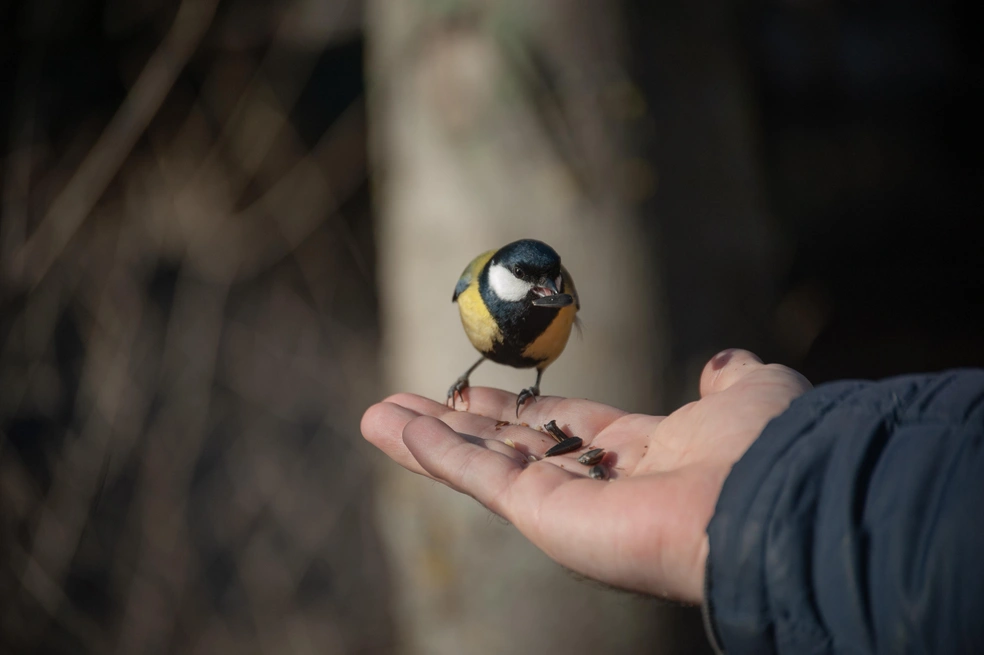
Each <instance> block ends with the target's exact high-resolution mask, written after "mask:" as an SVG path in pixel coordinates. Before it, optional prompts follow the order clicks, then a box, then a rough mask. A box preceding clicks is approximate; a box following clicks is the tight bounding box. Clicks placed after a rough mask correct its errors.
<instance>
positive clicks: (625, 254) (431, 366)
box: [367, 0, 664, 653]
mask: <svg viewBox="0 0 984 655" xmlns="http://www.w3.org/2000/svg"><path fill="white" fill-rule="evenodd" d="M367 30H368V43H369V56H368V69H367V77H368V83H369V90H370V95H369V113H370V126H371V127H370V132H371V135H370V139H371V141H372V143H371V151H372V155H373V157H374V161H373V165H374V174H375V178H374V179H375V181H376V184H377V187H376V202H377V208H378V209H379V211H380V217H379V223H378V226H379V227H378V234H377V242H378V253H379V262H380V270H379V273H380V278H379V279H380V285H381V308H382V325H383V331H384V341H385V350H384V364H385V367H386V368H385V373H386V375H387V379H388V380H389V382H390V386H391V388H392V389H394V390H395V389H400V390H409V391H415V392H418V393H422V394H425V395H428V396H430V397H434V398H442V397H443V396H444V394H445V392H446V390H447V387H448V385H449V384H450V383H451V382H452V381H453V380H454V379H455V378H456V377H457V376H458V375H459V374H460V373H461V372H462V370H464V369H465V368H466V367H467V366H468V365H469V364H471V363H472V362H473V361H474V351H473V350H472V349H471V347H470V346H469V345H468V343H467V340H466V339H465V337H464V335H463V333H462V331H461V327H460V323H459V320H458V316H457V309H456V308H455V306H454V305H452V304H451V302H450V300H451V292H452V289H453V287H454V283H455V281H456V280H457V277H458V275H459V274H460V272H461V270H462V269H463V268H464V267H465V265H466V264H467V263H468V261H469V260H470V259H471V258H472V257H473V256H475V255H477V254H478V253H480V252H482V251H484V250H487V249H489V248H493V247H497V246H499V245H502V244H504V243H507V242H508V241H511V240H514V239H517V238H522V237H527V236H529V237H534V238H539V239H542V240H544V241H547V242H549V243H550V244H551V245H553V246H554V247H555V248H556V249H557V250H558V252H560V253H561V255H562V257H563V258H564V261H565V262H566V264H567V266H568V267H569V268H570V270H571V271H572V273H573V275H574V277H575V280H576V281H577V284H578V289H579V292H580V295H581V298H582V302H583V305H584V308H583V310H582V312H581V317H582V319H583V321H584V323H585V330H584V336H583V338H582V339H577V338H573V339H572V341H571V343H570V344H569V345H568V349H567V352H566V353H565V355H564V357H562V358H561V359H560V360H559V362H558V363H557V364H555V365H554V366H552V367H551V368H550V370H549V371H548V372H547V373H546V375H545V376H544V382H543V390H544V393H546V394H549V395H575V396H586V397H591V398H593V399H596V400H601V401H607V402H610V403H612V404H616V405H619V406H621V407H625V408H627V409H634V410H639V411H654V410H655V409H656V408H657V407H658V406H659V402H658V401H659V397H660V393H661V391H662V387H661V363H660V362H661V361H662V344H663V341H664V335H663V332H662V331H661V330H660V329H659V326H658V316H657V314H656V312H655V311H654V309H653V308H654V304H653V303H651V302H649V299H650V298H651V297H653V296H656V297H658V296H659V295H660V294H659V293H658V289H659V279H658V276H657V274H656V267H655V266H654V265H653V261H652V255H651V251H652V246H651V244H650V243H649V242H648V240H647V239H648V237H647V235H648V232H645V231H643V229H642V227H643V225H642V222H641V221H640V220H639V218H638V216H637V213H636V209H635V206H636V205H635V203H636V202H637V201H638V200H641V199H643V198H644V197H645V195H646V194H647V193H648V192H650V191H651V184H650V182H651V175H648V174H647V171H646V169H645V166H644V165H642V164H641V163H640V162H639V161H637V160H636V159H634V158H633V157H632V155H631V152H630V148H629V147H628V145H627V143H628V139H627V135H628V133H629V128H630V127H631V121H632V120H633V118H634V117H636V115H637V114H638V102H637V100H638V98H637V96H636V95H635V94H634V93H633V90H632V87H631V85H630V84H629V82H628V80H627V77H626V75H625V72H624V68H623V64H624V62H623V60H622V59H623V58H622V52H621V50H620V47H621V44H622V43H623V41H624V38H623V36H622V34H621V25H620V21H619V17H618V15H617V12H616V5H614V4H613V3H607V2H604V1H603V0H596V1H594V2H589V3H573V2H570V3H565V2H549V1H541V2H535V3H527V2H497V3H480V2H476V1H474V0H463V1H462V2H451V3H432V2H426V1H424V0H416V1H407V2H400V3H392V2H384V1H383V0H376V1H374V2H370V3H369V11H368V18H367ZM640 299H641V300H640ZM654 363H655V364H654ZM532 380H533V378H532V375H531V373H530V372H529V371H523V372H516V371H513V370H510V369H506V368H504V367H497V366H494V365H487V366H486V367H483V368H482V369H480V370H479V371H478V372H477V373H476V375H475V377H474V379H473V382H474V383H475V384H479V385H490V384H491V385H495V386H500V387H504V388H507V389H513V390H519V389H520V388H521V387H524V386H527V385H529V384H530V383H531V382H532ZM380 472H381V477H382V479H383V483H382V484H383V489H382V494H381V497H380V506H381V510H380V511H381V515H380V523H381V528H382V531H383V534H384V539H386V540H387V541H388V543H389V550H390V553H391V557H392V558H393V562H394V564H395V566H394V569H395V580H394V584H395V585H396V593H397V599H396V602H395V607H396V612H397V622H398V630H399V631H400V634H399V637H398V641H399V643H401V644H402V645H403V648H404V651H405V652H408V653H461V652H469V653H501V652H513V653H543V652H566V653H597V652H605V653H620V652H622V653H635V652H639V650H640V648H641V647H643V645H645V644H649V645H651V644H652V643H653V639H654V634H655V632H656V631H658V630H659V629H660V628H659V625H658V621H656V620H655V618H654V617H656V616H657V615H658V612H659V609H658V608H659V604H658V603H657V602H656V601H654V600H639V599H636V598H630V597H628V596H626V595H624V594H621V593H618V592H612V591H609V590H605V589H600V588H598V587H597V586H593V585H589V584H584V583H583V582H580V581H577V580H575V579H573V578H572V576H570V575H569V574H567V573H566V572H565V571H564V570H562V569H561V568H560V567H559V566H557V565H556V564H554V563H552V562H551V561H550V560H549V559H548V558H547V557H546V556H545V555H544V554H543V553H541V552H539V551H538V550H537V549H535V548H534V547H532V546H531V545H530V544H529V543H528V542H527V541H526V540H525V539H524V538H523V537H522V536H521V535H519V534H518V533H517V532H516V531H515V530H513V529H511V528H509V527H507V526H505V525H503V522H502V521H499V520H495V519H493V518H491V517H490V515H489V512H488V511H487V510H485V509H483V508H482V507H480V506H479V505H478V504H477V503H475V502H474V501H473V500H471V499H470V498H467V497H464V496H462V495H460V494H456V493H453V492H451V491H449V490H448V489H446V488H444V487H442V486H440V485H436V484H434V483H431V482H428V481H426V480H424V479H422V478H419V477H417V476H414V475H410V474H408V473H407V472H406V471H404V470H402V469H399V468H398V467H396V466H395V465H393V464H392V463H391V462H388V461H387V462H384V463H382V464H381V467H380Z"/></svg>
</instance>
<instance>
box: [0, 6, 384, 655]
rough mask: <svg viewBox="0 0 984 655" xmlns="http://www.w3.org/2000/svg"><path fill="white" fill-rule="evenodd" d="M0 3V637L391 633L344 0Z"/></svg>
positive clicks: (309, 642) (325, 646)
mask: <svg viewBox="0 0 984 655" xmlns="http://www.w3.org/2000/svg"><path fill="white" fill-rule="evenodd" d="M3 11H5V12H6V13H7V14H9V16H7V17H5V19H4V20H3V21H2V24H3V26H4V27H3V30H4V32H5V34H4V40H5V43H6V44H7V45H6V46H5V47H6V48H7V49H8V52H11V55H12V60H13V62H14V64H15V65H14V66H12V67H11V71H10V77H9V78H6V79H4V80H3V83H4V95H5V97H6V99H5V101H4V113H5V116H4V118H5V121H4V128H5V130H6V133H7V139H8V140H7V144H6V147H5V149H4V160H3V180H4V189H3V215H2V253H3V287H2V293H3V318H2V323H0V329H2V332H0V336H2V348H3V350H2V357H0V380H2V392H0V407H2V410H0V417H2V424H0V427H2V441H0V521H2V524H0V525H2V532H0V651H2V652H5V653H6V652H10V653H30V652H37V653H40V652H44V653H81V652H92V653H104V652H116V653H149V652H180V653H196V652H200V653H248V652H266V653H282V652H294V653H308V652H309V653H355V652H388V651H389V650H391V649H392V639H393V632H392V627H391V625H392V617H391V615H390V612H389V609H388V592H387V589H388V581H387V580H388V576H387V573H386V566H385V563H384V561H383V557H382V552H381V546H380V543H379V539H378V537H377V534H376V530H375V527H374V525H373V523H372V519H371V517H372V512H371V505H372V503H373V487H372V480H371V471H370V467H369V463H368V462H369V460H368V459H367V450H366V448H365V447H364V446H363V444H362V441H361V439H360V437H359V434H358V429H357V426H358V418H359V415H360V413H361V408H362V407H364V406H366V405H367V404H368V403H369V402H370V401H371V400H372V399H373V398H375V397H376V394H377V390H378V382H377V374H376V371H377V361H376V354H375V353H376V342H377V329H376V323H375V290H374V273H373V270H374V262H373V258H372V252H373V248H372V230H371V223H370V221H369V220H368V219H369V215H368V185H367V181H366V153H365V132H366V125H365V111H364V103H363V101H362V98H361V88H362V82H361V42H360V40H359V31H358V30H359V29H360V23H359V21H360V20H361V8H360V7H359V5H358V3H348V4H345V3H342V4H339V3H317V2H295V3H267V4H263V3H255V2H245V1H243V2H235V1H232V2H223V3H222V4H221V5H220V6H217V3H216V2H214V1H213V2H210V1H207V0H205V1H196V0H185V1H184V2H182V3H180V4H178V3H172V2H153V1H147V2H135V3H127V2H113V1H109V2H95V1H93V2H75V1H74V0H72V1H64V2H59V1H57V0H52V1H51V2H40V3H21V4H20V5H17V6H13V7H8V8H7V9H4V10H3ZM7 18H9V20H7Z"/></svg>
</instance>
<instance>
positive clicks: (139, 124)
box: [12, 0, 218, 287]
mask: <svg viewBox="0 0 984 655" xmlns="http://www.w3.org/2000/svg"><path fill="white" fill-rule="evenodd" d="M217 4H218V0H184V1H183V2H182V3H181V6H180V7H179V8H178V12H177V15H176V16H175V19H174V23H173V24H172V26H171V29H170V31H169V32H168V33H167V35H166V36H165V37H164V41H163V42H162V43H161V45H160V46H159V47H158V48H157V50H156V51H155V52H154V54H153V55H151V57H150V59H149V60H148V61H147V64H146V65H145V66H144V68H143V70H142V71H141V72H140V75H139V77H138V78H137V81H136V82H135V83H134V85H133V88H132V89H131V90H130V92H129V93H128V94H127V97H126V100H124V101H123V104H122V105H121V106H120V109H119V111H117V112H116V114H115V115H114V116H113V119H112V120H111V121H110V123H109V125H107V126H106V129H105V130H104V131H103V133H102V134H101V135H100V136H99V140H98V141H97V142H96V144H95V145H94V146H93V147H92V149H91V150H90V151H89V154H88V155H87V156H86V158H85V160H84V161H83V162H82V164H81V165H80V166H79V168H78V170H77V171H76V172H75V175H73V176H72V179H71V180H70V181H69V182H68V184H67V185H66V187H65V189H63V190H62V192H61V193H60V194H59V195H58V197H57V198H55V200H54V202H52V204H51V207H50V208H49V209H48V212H47V214H46V215H45V217H44V220H43V221H42V223H41V225H40V226H39V227H38V229H37V230H36V231H35V232H34V234H32V235H31V237H30V239H29V240H28V241H27V242H26V243H25V244H24V247H23V249H22V250H21V251H20V252H19V253H18V254H17V256H16V257H15V259H14V266H13V271H12V273H13V274H14V275H15V276H16V277H17V278H19V279H20V280H21V281H22V282H26V283H27V284H28V285H30V286H31V287H33V286H35V285H37V284H38V282H40V281H41V279H42V278H43V277H44V276H45V274H46V273H47V272H48V269H49V268H51V265H52V264H53V263H54V261H55V260H56V259H57V258H58V256H59V254H60V253H61V251H62V249H63V248H64V247H65V246H66V245H67V244H68V242H69V240H71V238H72V235H74V234H75V232H76V231H77V230H78V229H79V227H81V225H82V223H83V222H84V221H85V219H86V217H87V216H88V215H89V213H90V212H91V211H92V209H93V207H94V206H95V204H96V202H98V200H99V198H100V196H102V194H103V192H104V191H105V190H106V187H107V186H108V185H109V183H110V181H111V180H112V179H113V177H114V176H115V175H116V173H117V172H118V171H119V169H120V166H121V165H122V164H123V161H124V160H125V159H126V157H127V156H128V155H129V153H130V151H131V149H132V148H133V146H134V144H135V143H136V142H137V139H139V138H140V136H141V135H142V134H143V132H144V130H145V129H146V128H147V125H148V124H149V123H150V120H151V119H152V118H153V117H154V115H155V114H156V113H157V110H158V109H159V108H160V106H161V103H162V102H163V101H164V98H165V97H167V94H168V92H169V91H170V90H171V87H172V86H173V85H174V82H175V80H176V79H177V76H178V74H179V73H180V72H181V70H182V69H183V68H184V66H185V65H186V64H187V62H188V59H189V58H190V57H191V55H192V53H193V52H194V51H195V49H196V48H197V47H198V43H199V42H200V41H201V39H202V37H203V36H204V34H205V31H206V29H207V28H208V26H209V25H210V24H211V22H212V17H213V15H214V13H215V8H216V6H217Z"/></svg>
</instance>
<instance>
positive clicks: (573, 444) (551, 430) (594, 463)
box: [543, 421, 608, 480]
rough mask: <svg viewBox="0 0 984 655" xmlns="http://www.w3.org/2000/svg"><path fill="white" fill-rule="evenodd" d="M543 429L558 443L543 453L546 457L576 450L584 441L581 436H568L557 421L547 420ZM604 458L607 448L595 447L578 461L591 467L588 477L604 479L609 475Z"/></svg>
mask: <svg viewBox="0 0 984 655" xmlns="http://www.w3.org/2000/svg"><path fill="white" fill-rule="evenodd" d="M543 429H544V430H546V432H547V433H548V434H549V435H550V436H551V437H553V438H554V439H556V440H557V444H556V445H555V446H553V447H552V448H550V449H549V450H548V451H547V452H546V453H544V454H543V456H544V457H553V456H554V455H563V454H564V453H571V452H574V451H575V450H577V449H578V448H580V447H581V446H582V444H583V443H584V442H583V441H582V440H581V437H568V436H567V435H566V434H564V431H563V430H561V429H560V427H558V425H557V421H549V422H547V423H546V424H544V426H543ZM604 458H605V450H604V449H603V448H595V449H593V450H589V451H588V452H586V453H584V454H583V455H581V456H580V457H578V458H577V461H578V462H579V463H580V464H584V465H585V466H590V467H591V468H590V469H589V470H588V477H590V478H592V479H594V480H604V479H605V478H607V477H608V469H606V468H605V466H604V465H603V464H602V463H601V461H602V460H603V459H604Z"/></svg>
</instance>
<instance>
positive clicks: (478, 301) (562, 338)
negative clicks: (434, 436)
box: [448, 239, 581, 418]
mask: <svg viewBox="0 0 984 655" xmlns="http://www.w3.org/2000/svg"><path fill="white" fill-rule="evenodd" d="M451 302H453V303H454V302H456V303H458V311H459V313H460V314H461V324H462V326H463V327H464V329H465V334H466V335H467V336H468V340H469V341H471V344H472V345H473V346H474V347H475V349H476V350H478V352H479V353H481V355H482V356H481V357H480V358H479V360H478V361H477V362H475V363H474V364H473V365H472V366H471V367H470V368H469V369H468V370H467V371H465V372H464V373H462V374H461V376H460V377H459V378H458V379H457V380H456V381H455V383H454V384H452V385H451V388H450V389H448V401H450V403H451V407H452V408H453V407H454V406H455V397H456V396H457V397H460V398H461V399H462V400H464V396H463V395H462V394H463V392H464V390H465V389H467V388H468V385H469V382H468V379H469V377H470V376H471V374H472V373H473V372H474V371H475V369H476V368H478V367H479V365H480V364H482V362H484V361H486V360H492V361H493V362H496V363H498V364H504V365H506V366H512V367H514V368H520V369H525V368H535V369H536V382H535V383H534V384H533V386H531V387H527V388H526V389H523V390H522V391H520V392H519V394H517V396H516V417H517V418H518V417H519V410H520V409H521V408H522V407H523V404H524V403H526V402H527V401H528V400H530V399H531V398H532V399H533V400H534V401H535V400H536V398H537V396H539V395H540V380H541V379H542V377H543V371H544V370H545V369H546V368H547V367H548V366H550V364H552V363H553V362H554V361H556V360H557V358H558V357H560V354H561V353H562V352H563V351H564V348H565V347H566V346H567V340H568V338H569V337H570V334H571V328H572V327H573V326H574V325H575V323H577V322H578V319H577V312H578V311H579V310H580V309H581V302H580V299H579V298H578V295H577V290H576V289H575V287H574V280H573V278H572V277H571V274H570V273H569V272H568V271H567V269H566V268H565V267H564V266H563V265H562V264H561V263H560V255H558V254H557V251H556V250H554V249H553V248H551V247H550V246H548V245H547V244H546V243H543V242H542V241H537V240H535V239H520V240H519V241H513V242H512V243H508V244H506V245H504V246H502V247H501V248H499V249H498V250H489V251H488V252H484V253H482V254H481V255H479V256H478V257H476V258H475V259H473V260H472V261H471V263H470V264H468V266H467V267H466V268H465V270H464V272H463V273H462V274H461V278H460V279H459V280H458V284H457V285H456V286H455V288H454V295H453V296H452V297H451Z"/></svg>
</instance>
